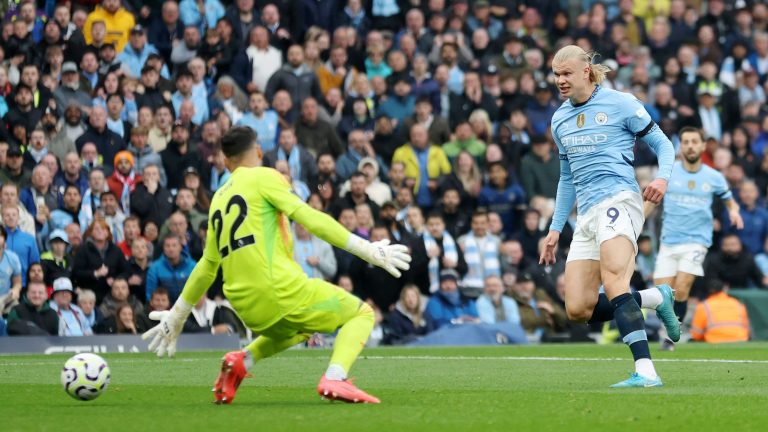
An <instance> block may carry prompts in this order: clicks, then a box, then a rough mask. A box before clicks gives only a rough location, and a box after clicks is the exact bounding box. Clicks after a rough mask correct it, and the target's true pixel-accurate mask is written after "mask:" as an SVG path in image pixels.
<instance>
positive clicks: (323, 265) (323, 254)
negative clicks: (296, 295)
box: [293, 223, 336, 280]
mask: <svg viewBox="0 0 768 432" xmlns="http://www.w3.org/2000/svg"><path fill="white" fill-rule="evenodd" d="M293 229H294V232H295V233H296V242H295V244H294V247H293V255H294V259H295V260H296V262H297V263H299V264H300V265H301V268H302V270H304V273H306V274H307V276H309V277H311V278H312V277H314V278H320V279H325V280H332V279H333V277H334V276H335V275H336V257H335V256H334V255H333V249H332V248H331V245H330V244H328V243H327V242H325V241H324V240H322V239H319V238H317V237H315V236H314V235H312V233H310V232H309V231H307V229H306V228H304V227H303V226H301V224H298V223H296V224H294V227H293Z"/></svg>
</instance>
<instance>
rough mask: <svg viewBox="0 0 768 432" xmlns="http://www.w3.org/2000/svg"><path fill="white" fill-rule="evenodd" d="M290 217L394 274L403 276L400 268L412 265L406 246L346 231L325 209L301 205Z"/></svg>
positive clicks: (406, 268)
mask: <svg viewBox="0 0 768 432" xmlns="http://www.w3.org/2000/svg"><path fill="white" fill-rule="evenodd" d="M290 217H291V219H293V220H295V221H296V222H298V223H300V224H302V225H304V227H305V228H306V229H307V230H308V231H309V232H311V233H312V234H314V235H316V236H318V237H320V238H321V239H323V240H325V241H327V242H328V243H330V244H332V245H334V246H336V247H338V248H341V249H344V250H346V251H348V252H350V253H352V254H354V255H356V256H358V257H359V258H361V259H363V260H365V261H367V262H369V263H371V264H373V265H375V266H378V267H381V268H383V269H384V270H386V271H388V272H389V273H390V274H391V275H392V276H394V277H400V276H401V273H400V271H401V270H402V271H406V270H408V269H409V268H410V267H411V264H410V263H411V255H410V254H409V252H408V248H407V247H406V246H404V245H400V244H389V240H382V241H378V242H374V243H371V242H369V241H368V240H365V239H363V238H361V237H358V236H356V235H355V234H352V233H351V232H349V231H347V229H346V228H344V227H343V226H342V225H341V224H340V223H338V222H336V220H334V219H333V218H332V217H330V216H329V215H327V214H326V213H323V212H320V211H317V210H315V209H313V208H312V207H310V206H308V205H303V206H301V207H299V208H298V209H296V210H295V211H294V212H293V214H291V216H290Z"/></svg>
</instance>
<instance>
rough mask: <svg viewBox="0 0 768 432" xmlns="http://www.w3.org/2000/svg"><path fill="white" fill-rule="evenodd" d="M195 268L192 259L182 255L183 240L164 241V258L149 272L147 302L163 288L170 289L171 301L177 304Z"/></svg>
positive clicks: (173, 237) (150, 268)
mask: <svg viewBox="0 0 768 432" xmlns="http://www.w3.org/2000/svg"><path fill="white" fill-rule="evenodd" d="M194 267H195V262H194V261H193V260H192V258H189V257H187V256H185V255H183V254H182V241H181V239H180V238H178V237H176V236H168V237H166V238H165V239H164V240H163V254H162V256H161V257H160V258H158V259H157V260H156V261H154V262H153V263H152V265H150V266H149V270H148V271H147V285H146V287H147V288H146V290H147V300H149V299H150V298H151V297H152V293H153V292H154V291H155V290H156V289H157V288H158V287H160V286H162V287H165V288H167V289H168V292H169V296H170V298H171V301H172V302H175V301H176V299H177V298H178V296H179V294H181V290H182V288H184V284H185V283H186V281H187V278H189V275H190V274H191V273H192V269H193V268H194Z"/></svg>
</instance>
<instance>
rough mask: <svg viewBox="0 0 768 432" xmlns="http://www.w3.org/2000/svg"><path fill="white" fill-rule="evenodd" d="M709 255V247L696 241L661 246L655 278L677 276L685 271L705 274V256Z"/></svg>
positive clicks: (696, 274)
mask: <svg viewBox="0 0 768 432" xmlns="http://www.w3.org/2000/svg"><path fill="white" fill-rule="evenodd" d="M706 256H707V248H706V247H705V246H704V245H700V244H696V243H686V244H679V245H664V244H662V245H661V246H660V247H659V254H658V255H656V270H654V272H653V278H654V279H661V278H671V277H675V276H676V275H677V273H679V272H683V273H688V274H692V275H694V276H704V266H703V265H702V264H703V263H704V257H706Z"/></svg>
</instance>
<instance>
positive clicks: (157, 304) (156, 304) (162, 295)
mask: <svg viewBox="0 0 768 432" xmlns="http://www.w3.org/2000/svg"><path fill="white" fill-rule="evenodd" d="M170 308H171V300H170V297H169V295H168V290H167V289H165V288H163V287H157V289H156V290H155V291H154V292H153V293H152V294H151V297H150V298H149V304H148V305H147V307H145V308H144V313H142V314H139V315H138V316H137V317H136V322H137V323H138V324H139V326H141V327H145V328H152V327H153V326H155V325H157V321H155V320H151V319H149V313H150V312H153V311H165V310H169V309H170Z"/></svg>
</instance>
